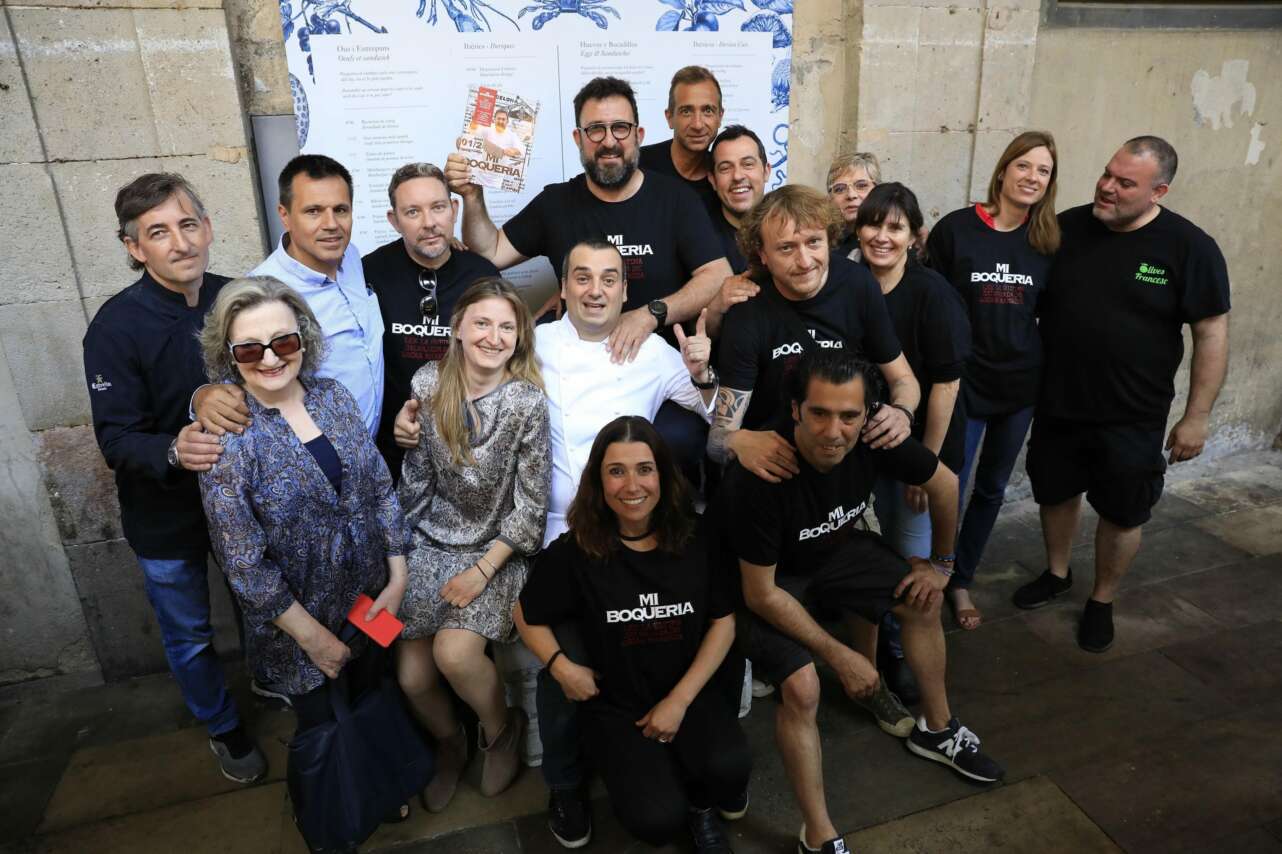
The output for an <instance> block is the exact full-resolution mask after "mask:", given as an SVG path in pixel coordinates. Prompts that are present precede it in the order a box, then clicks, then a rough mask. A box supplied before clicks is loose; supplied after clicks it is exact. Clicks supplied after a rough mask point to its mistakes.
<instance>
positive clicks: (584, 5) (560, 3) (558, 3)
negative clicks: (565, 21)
mask: <svg viewBox="0 0 1282 854" xmlns="http://www.w3.org/2000/svg"><path fill="white" fill-rule="evenodd" d="M605 2H606V0H538V2H537V3H535V4H534V5H533V6H526V7H525V8H524V9H522V10H521V11H520V12H517V13H516V16H517V17H518V18H520V17H523V16H524V15H525V13H526V12H538V14H537V15H535V16H534V18H533V19H532V20H531V22H530V25H531V26H532V27H534V29H536V30H541V29H543V25H544V24H546V23H547V22H548V21H551V20H553V19H554V18H558V17H560V16H561V15H580V16H582V17H584V18H587V19H588V20H589V21H591V22H592V23H594V24H596V25H597V26H598V27H600V28H601V29H603V30H604V29H606V28H607V27H609V26H610V22H609V20H607V19H606V17H605V15H602V14H601V13H602V12H609V13H610V14H611V15H613V16H614V17H615V18H619V13H618V12H617V11H615V10H614V9H613V8H612V7H610V6H607V5H605ZM619 20H623V19H622V18H619Z"/></svg>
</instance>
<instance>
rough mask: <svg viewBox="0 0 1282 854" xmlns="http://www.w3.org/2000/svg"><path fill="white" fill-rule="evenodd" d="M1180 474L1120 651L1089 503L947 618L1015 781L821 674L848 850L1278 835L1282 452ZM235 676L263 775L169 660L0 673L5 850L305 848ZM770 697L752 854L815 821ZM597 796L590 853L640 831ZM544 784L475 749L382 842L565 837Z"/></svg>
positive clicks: (1010, 541)
mask: <svg viewBox="0 0 1282 854" xmlns="http://www.w3.org/2000/svg"><path fill="white" fill-rule="evenodd" d="M1174 474H1175V477H1173V478H1172V479H1171V481H1170V482H1169V483H1168V489H1167V493H1166V495H1165V497H1164V498H1163V499H1162V502H1161V503H1160V504H1159V505H1158V507H1157V511H1156V513H1155V515H1154V519H1153V521H1152V522H1151V523H1150V524H1149V525H1148V526H1147V527H1146V528H1145V540H1144V545H1143V548H1142V550H1141V552H1140V555H1139V557H1138V559H1137V560H1136V564H1135V567H1134V569H1133V571H1132V572H1131V574H1130V575H1129V577H1128V578H1127V583H1126V590H1125V593H1124V595H1123V596H1122V597H1121V599H1120V600H1119V605H1118V606H1117V610H1118V613H1117V632H1118V637H1117V642H1116V644H1115V645H1114V647H1113V648H1112V649H1111V650H1110V651H1109V652H1108V653H1106V654H1104V655H1091V654H1088V653H1085V652H1082V651H1080V650H1079V649H1078V648H1077V646H1076V644H1075V642H1074V623H1075V620H1076V618H1077V615H1078V612H1079V611H1080V608H1081V603H1082V601H1083V600H1084V599H1085V598H1086V595H1087V593H1088V589H1087V584H1086V583H1085V582H1087V581H1088V580H1089V578H1090V566H1091V551H1092V546H1091V533H1092V531H1093V520H1088V521H1087V524H1086V525H1085V526H1084V529H1083V532H1082V534H1081V536H1080V539H1079V545H1078V546H1077V547H1076V549H1075V552H1076V554H1075V557H1074V564H1075V566H1076V569H1077V572H1078V574H1079V579H1080V580H1079V582H1078V586H1077V588H1076V589H1074V591H1073V593H1072V594H1071V596H1069V597H1068V600H1067V601H1063V602H1059V603H1056V604H1053V605H1051V606H1049V607H1047V608H1044V609H1042V610H1040V611H1035V612H1031V613H1024V612H1020V611H1018V610H1017V609H1015V608H1014V607H1013V606H1012V605H1011V604H1010V594H1011V591H1012V590H1014V589H1015V588H1016V587H1017V586H1019V585H1020V584H1022V583H1024V582H1025V581H1027V580H1029V579H1031V578H1033V577H1034V576H1035V575H1036V574H1037V573H1038V572H1040V571H1041V568H1042V566H1043V556H1042V547H1041V540H1040V532H1039V528H1038V522H1037V513H1036V508H1035V507H1034V506H1033V505H1031V504H1029V503H1027V502H1022V503H1018V504H1013V505H1011V506H1009V507H1008V508H1007V510H1006V512H1005V513H1004V515H1003V518H1002V520H1001V522H1000V523H999V526H998V529H997V531H996V532H995V534H994V537H993V539H992V543H991V545H990V548H989V552H988V556H987V559H988V562H987V565H986V566H985V567H984V568H983V570H982V574H981V578H980V582H979V584H978V586H977V588H976V591H975V595H976V599H977V600H978V602H979V604H980V606H981V607H982V609H983V610H984V613H985V615H986V617H987V619H986V621H985V623H984V625H983V627H981V628H980V629H979V630H977V631H974V632H961V631H956V630H954V631H951V632H950V634H949V637H948V650H949V682H950V686H951V696H952V702H953V707H954V709H955V710H956V711H957V712H958V714H959V715H960V716H961V717H962V718H963V719H964V720H965V722H966V723H967V724H968V725H969V726H970V727H971V728H973V729H974V730H976V731H977V732H979V733H980V734H982V735H983V737H984V745H985V748H986V749H987V750H989V751H990V752H991V753H992V754H993V755H994V756H995V757H997V758H999V759H1001V760H1002V761H1003V762H1004V763H1005V765H1006V768H1007V778H1006V782H1005V784H1004V785H1001V786H998V787H995V788H990V789H982V788H976V787H973V786H971V785H968V784H967V783H964V782H963V781H962V780H960V779H959V778H957V777H956V776H954V775H953V774H951V773H949V772H948V771H946V770H945V769H941V768H939V767H938V766H934V765H931V764H929V763H926V762H922V761H921V760H919V759H916V758H914V757H913V756H911V755H910V754H909V753H908V752H907V751H906V750H904V748H903V747H902V745H900V744H898V743H897V742H896V740H895V739H893V738H890V737H888V736H886V735H884V734H882V733H881V732H880V731H879V730H878V729H877V728H876V727H875V726H874V725H873V724H872V723H871V721H870V720H869V719H867V718H866V717H865V716H864V715H863V714H862V713H861V712H859V711H858V710H856V709H854V708H852V707H851V705H850V704H849V703H848V702H845V701H844V698H843V697H842V695H841V692H840V689H839V687H838V686H837V685H836V683H835V681H834V680H831V679H829V680H827V682H826V685H825V700H824V706H823V708H822V711H821V727H822V731H823V735H824V750H825V752H824V762H825V769H826V778H827V781H828V797H829V803H830V805H831V809H832V813H833V817H834V819H835V821H836V823H837V825H838V826H839V827H840V828H841V829H842V830H843V831H844V832H846V834H847V836H846V840H847V843H848V844H850V846H851V849H852V850H853V851H864V852H883V851H884V852H890V851H894V852H903V851H909V852H937V851H959V852H960V851H979V850H986V851H987V850H991V851H1020V852H1022V851H1038V852H1094V851H1119V850H1120V851H1128V852H1133V854H1139V852H1163V853H1164V854H1166V852H1185V851H1187V852H1193V851H1224V852H1234V854H1247V852H1282V726H1279V724H1280V723H1282V452H1260V453H1253V454H1246V455H1242V456H1238V457H1234V458H1230V459H1228V460H1221V461H1218V462H1217V463H1216V464H1214V465H1205V466H1202V467H1201V468H1200V469H1193V470H1191V471H1189V472H1187V473H1185V474H1184V476H1183V477H1181V476H1180V473H1179V472H1178V470H1177V471H1176V472H1174ZM1190 475H1192V476H1190ZM950 628H952V626H951V621H950ZM235 687H236V692H237V694H238V696H239V697H240V699H241V700H242V703H243V708H246V709H249V710H250V711H249V712H248V716H249V717H250V718H251V720H252V727H253V729H254V730H255V732H256V733H257V734H258V735H259V737H260V739H261V741H262V743H263V744H264V746H265V748H266V750H267V752H268V754H269V758H270V761H271V767H272V772H271V776H270V778H269V779H268V780H267V781H265V782H263V783H261V784H259V785H256V786H253V787H250V788H239V787H236V786H234V785H232V784H229V783H227V782H225V781H224V780H223V779H222V777H221V776H219V775H218V774H217V773H215V771H214V766H213V763H212V759H211V757H210V756H209V754H208V750H207V748H206V746H205V738H204V736H203V734H202V730H201V729H200V728H199V727H197V726H193V724H194V721H193V720H192V719H191V718H190V716H189V715H188V714H187V712H186V710H185V709H184V707H183V705H182V702H181V700H180V698H179V696H178V692H177V690H176V688H175V687H174V685H173V683H172V681H171V680H170V679H169V678H168V677H165V676H157V677H149V678H144V679H136V680H133V681H130V682H124V683H116V684H110V685H97V686H90V685H81V686H77V685H74V684H70V685H69V684H67V683H66V682H65V681H56V680H55V681H47V682H44V683H37V684H33V685H25V686H16V687H11V688H7V689H3V690H0V850H3V851H7V852H29V851H30V852H75V854H80V852H131V854H145V853H146V852H165V853H166V854H168V852H183V854H204V852H220V853H221V852H264V854H268V852H282V854H287V852H288V853H289V854H292V852H303V851H304V850H305V849H304V846H303V845H302V843H301V840H300V839H299V838H298V835H297V833H296V832H295V831H294V829H293V826H292V823H291V820H290V818H289V807H288V803H287V799H286V795H285V785H284V783H283V780H282V773H283V771H284V765H285V763H284V755H285V742H286V740H287V739H288V736H289V733H290V730H291V728H292V721H291V719H290V716H289V714H288V713H287V712H285V711H282V710H279V709H273V708H271V707H269V706H267V705H263V704H260V703H256V702H255V701H254V700H252V699H251V698H250V697H249V695H248V693H247V692H246V690H245V684H244V679H243V677H241V676H237V677H236V678H235ZM772 706H773V701H772V700H770V699H766V700H763V701H757V704H756V706H755V707H754V709H753V711H752V713H751V715H750V716H749V717H748V718H747V719H745V721H744V723H745V726H746V728H747V730H748V733H749V737H750V739H751V741H752V743H753V745H754V748H755V755H756V769H755V771H754V775H753V779H752V788H751V794H752V809H751V811H750V812H749V814H748V816H747V817H746V818H744V819H743V820H742V821H740V822H738V823H736V824H734V825H733V826H732V829H733V834H734V838H735V842H734V844H735V850H736V851H739V852H741V854H744V852H766V851H776V852H782V851H788V850H792V849H791V848H790V846H792V845H793V843H792V841H791V840H792V839H793V838H795V834H796V831H797V827H798V826H799V824H800V819H799V816H798V813H797V811H796V809H795V807H794V806H793V803H792V796H791V793H790V791H789V788H788V786H787V783H786V781H785V779H784V775H783V770H782V768H781V766H780V763H779V760H778V757H777V755H776V754H775V752H774V750H773V746H772V744H773V743H772V729H773V726H772V718H773V714H772ZM596 794H597V800H595V802H594V814H595V817H596V833H595V837H594V841H593V844H592V847H591V848H590V849H588V850H592V851H601V852H619V851H633V850H643V849H644V848H645V846H643V845H641V844H639V843H636V842H633V841H631V840H629V839H628V838H627V836H626V834H624V833H623V832H622V831H621V829H620V828H619V827H618V825H617V823H615V822H614V821H613V819H612V817H611V815H610V809H609V806H608V804H607V802H606V801H604V800H603V799H601V794H602V793H601V792H600V791H599V790H598V791H597V793H596ZM545 797H546V796H545V792H544V789H543V785H542V781H541V780H540V778H539V775H538V773H537V772H536V771H533V770H528V769H527V770H526V771H524V772H523V773H522V775H521V777H520V778H519V779H518V782H517V783H516V785H515V786H514V787H513V789H512V790H510V791H509V792H507V793H505V794H504V795H503V796H501V797H499V798H496V799H493V800H487V799H484V798H482V797H481V796H480V794H479V793H478V792H477V791H476V768H475V766H473V768H472V769H471V781H470V783H469V784H468V785H465V786H464V788H463V789H462V790H461V791H460V794H459V796H458V798H457V800H456V801H455V803H454V804H453V805H452V806H451V808H450V809H449V810H448V811H447V812H446V813H444V814H442V815H437V816H429V815H427V814H426V813H425V812H424V811H422V810H421V809H419V808H418V807H417V805H416V806H415V809H414V814H413V817H412V818H411V820H410V821H408V822H406V823H404V824H401V825H396V826H388V827H384V828H383V829H381V830H380V831H379V832H378V833H377V834H376V835H375V836H374V837H373V838H372V839H371V840H370V842H369V843H368V844H367V846H366V847H365V850H368V851H380V850H383V851H386V850H395V851H396V852H398V854H429V852H430V854H446V852H448V854H468V852H478V854H479V852H486V854H490V852H517V851H521V852H554V851H559V850H561V849H560V848H559V847H558V846H557V845H556V844H555V842H554V841H553V840H552V839H551V837H550V835H549V834H548V833H547V832H546V830H545V829H544V821H545V817H544V815H543V813H542V811H543V809H544V807H545ZM664 850H665V851H684V850H688V849H686V848H681V847H674V848H670V849H664Z"/></svg>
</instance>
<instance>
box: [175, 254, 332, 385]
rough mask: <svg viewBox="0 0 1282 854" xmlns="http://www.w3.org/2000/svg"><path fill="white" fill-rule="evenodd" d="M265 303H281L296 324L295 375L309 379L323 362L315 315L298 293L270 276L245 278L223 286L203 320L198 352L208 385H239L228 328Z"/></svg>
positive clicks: (322, 344) (321, 336) (322, 338)
mask: <svg viewBox="0 0 1282 854" xmlns="http://www.w3.org/2000/svg"><path fill="white" fill-rule="evenodd" d="M269 302H280V303H284V304H285V305H286V306H287V307H288V308H289V309H290V311H292V312H293V313H294V317H295V318H296V319H297V320H298V335H299V337H300V338H301V339H302V342H303V351H302V352H303V363H302V365H301V366H300V368H299V373H300V374H301V375H302V376H304V377H310V376H312V375H313V374H315V373H316V369H317V368H318V367H319V366H320V364H321V362H323V361H325V352H326V350H327V349H328V348H327V346H326V343H325V335H324V333H323V332H322V331H321V326H320V323H319V322H318V321H317V320H316V315H314V314H312V310H311V308H310V307H308V305H307V301H306V300H304V299H303V298H302V296H300V295H299V293H298V291H296V290H294V289H293V288H291V287H290V286H289V285H287V284H285V283H284V282H282V281H281V280H280V279H277V278H274V277H272V276H245V277H244V278H240V279H233V280H232V281H230V282H228V283H227V284H225V285H223V289H222V290H221V291H219V292H218V297H217V298H216V299H215V300H214V307H213V308H211V309H210V310H209V316H208V317H206V318H205V327H204V329H202V330H201V331H200V335H199V339H200V350H201V354H202V355H203V356H204V359H205V376H207V377H208V378H209V381H210V382H213V383H220V382H227V381H229V380H230V381H232V382H241V379H242V378H241V375H240V371H238V370H237V369H236V360H235V359H233V358H232V355H231V350H230V348H229V346H228V345H229V344H230V343H231V340H230V335H231V325H232V324H233V323H235V322H236V318H237V317H238V316H239V315H240V313H241V312H242V311H247V310H248V309H251V308H255V307H257V306H260V305H264V304H265V303H269Z"/></svg>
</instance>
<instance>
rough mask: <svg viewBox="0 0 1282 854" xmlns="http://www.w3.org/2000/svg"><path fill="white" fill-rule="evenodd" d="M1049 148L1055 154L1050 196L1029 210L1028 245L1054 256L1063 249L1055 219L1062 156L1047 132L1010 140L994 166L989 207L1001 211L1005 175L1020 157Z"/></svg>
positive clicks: (993, 211) (1039, 131)
mask: <svg viewBox="0 0 1282 854" xmlns="http://www.w3.org/2000/svg"><path fill="white" fill-rule="evenodd" d="M1041 147H1045V148H1046V150H1047V151H1049V152H1050V153H1051V179H1050V181H1048V182H1047V183H1046V195H1044V196H1042V198H1041V201H1039V202H1037V203H1036V204H1035V205H1033V206H1032V208H1031V209H1029V211H1028V244H1029V245H1030V246H1032V247H1033V249H1034V250H1036V251H1037V252H1039V253H1040V254H1042V255H1053V254H1055V250H1057V249H1059V237H1060V235H1059V220H1058V219H1057V218H1056V216H1055V176H1056V175H1058V174H1059V154H1057V153H1056V151H1055V137H1053V136H1051V133H1050V131H1047V130H1027V131H1024V132H1023V133H1021V134H1020V135H1019V136H1017V137H1015V138H1014V139H1012V140H1011V141H1010V144H1009V145H1007V146H1006V150H1005V151H1003V152H1002V156H1001V157H999V158H997V165H996V166H995V167H993V177H992V178H991V179H990V180H989V182H988V202H987V207H988V208H990V209H991V212H992V213H997V212H998V211H999V210H1000V209H1001V197H1002V176H1003V175H1004V174H1005V173H1006V167H1007V166H1009V165H1010V164H1011V163H1012V162H1014V160H1015V159H1016V158H1018V157H1023V156H1024V155H1025V154H1027V153H1028V152H1030V151H1032V150H1033V149H1034V148H1041Z"/></svg>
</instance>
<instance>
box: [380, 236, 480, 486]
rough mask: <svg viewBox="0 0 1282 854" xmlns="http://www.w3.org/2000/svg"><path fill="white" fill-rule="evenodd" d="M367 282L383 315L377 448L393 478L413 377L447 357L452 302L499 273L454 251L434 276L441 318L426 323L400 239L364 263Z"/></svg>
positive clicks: (413, 266) (414, 267)
mask: <svg viewBox="0 0 1282 854" xmlns="http://www.w3.org/2000/svg"><path fill="white" fill-rule="evenodd" d="M361 265H362V266H363V267H364V268H365V281H366V283H367V284H368V285H369V287H370V290H372V291H373V292H374V293H375V294H376V295H377V296H378V308H379V311H380V312H382V315H383V413H382V418H381V420H380V422H379V428H378V446H379V449H380V450H381V451H383V456H384V457H385V458H386V459H387V464H388V466H389V467H390V468H391V469H392V472H393V475H394V476H395V475H398V474H399V472H400V461H401V458H402V456H403V452H402V451H401V450H399V448H398V447H397V445H396V442H395V441H393V440H392V426H393V423H394V422H395V420H396V413H397V412H399V411H400V408H401V404H403V403H404V402H405V401H407V400H409V398H410V381H411V380H412V379H413V378H414V372H415V371H417V370H418V369H419V368H421V367H422V366H423V365H425V364H427V363H428V362H436V361H439V360H440V359H442V358H443V357H444V356H445V351H446V350H447V349H449V344H450V315H451V314H452V313H453V312H454V301H455V300H456V299H458V297H459V295H460V294H462V293H463V291H465V290H467V288H468V286H469V285H471V284H472V283H473V282H475V281H476V280H477V279H483V278H485V277H486V276H497V275H498V274H499V271H498V268H497V267H495V266H494V265H493V264H491V263H490V262H489V261H487V260H486V259H485V258H482V257H481V256H480V255H477V254H476V253H475V252H460V251H457V250H453V251H451V252H450V258H449V260H448V261H446V262H445V263H444V264H443V265H442V266H441V268H440V269H439V270H437V271H436V299H437V302H438V304H439V314H438V315H437V317H435V318H427V320H426V322H425V321H424V318H423V315H422V313H421V312H420V311H419V301H420V300H421V299H422V298H423V296H424V295H425V294H426V291H424V290H423V289H422V288H420V287H419V284H418V282H419V271H421V270H423V269H425V268H423V267H421V266H419V265H418V264H417V263H416V262H415V261H414V259H413V258H411V257H410V254H409V252H407V251H406V249H405V242H404V241H403V240H401V239H400V238H399V237H398V238H397V239H396V240H393V241H392V242H391V243H388V244H385V245H383V246H380V247H379V248H377V249H375V250H374V251H373V252H371V253H369V254H368V255H366V256H365V257H364V258H362V259H361Z"/></svg>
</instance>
